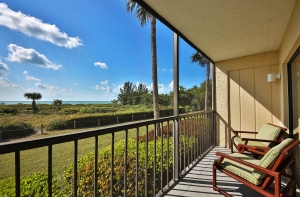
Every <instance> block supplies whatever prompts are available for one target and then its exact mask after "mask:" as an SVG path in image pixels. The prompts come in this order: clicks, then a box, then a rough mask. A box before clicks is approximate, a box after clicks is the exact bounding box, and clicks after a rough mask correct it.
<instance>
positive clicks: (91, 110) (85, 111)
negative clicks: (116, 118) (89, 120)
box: [80, 107, 117, 114]
mask: <svg viewBox="0 0 300 197" xmlns="http://www.w3.org/2000/svg"><path fill="white" fill-rule="evenodd" d="M116 111H117V109H115V108H111V107H82V108H80V113H82V114H93V113H108V112H116Z"/></svg>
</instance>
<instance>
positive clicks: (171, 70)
mask: <svg viewBox="0 0 300 197" xmlns="http://www.w3.org/2000/svg"><path fill="white" fill-rule="evenodd" d="M162 71H163V72H168V71H169V72H173V69H169V70H167V69H165V68H164V69H162Z"/></svg>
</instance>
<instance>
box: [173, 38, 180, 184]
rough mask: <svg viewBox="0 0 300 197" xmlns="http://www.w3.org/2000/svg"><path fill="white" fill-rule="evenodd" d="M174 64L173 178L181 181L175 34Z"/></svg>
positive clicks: (176, 42)
mask: <svg viewBox="0 0 300 197" xmlns="http://www.w3.org/2000/svg"><path fill="white" fill-rule="evenodd" d="M173 50H174V54H173V56H174V60H173V61H174V62H173V91H174V116H177V118H176V120H175V121H174V124H173V173H174V174H173V177H174V181H176V180H178V179H179V37H178V35H177V34H176V33H174V46H173Z"/></svg>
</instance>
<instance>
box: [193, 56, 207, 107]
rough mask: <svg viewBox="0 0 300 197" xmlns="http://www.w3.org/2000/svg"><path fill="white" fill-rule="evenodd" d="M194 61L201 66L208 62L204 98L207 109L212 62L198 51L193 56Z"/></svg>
mask: <svg viewBox="0 0 300 197" xmlns="http://www.w3.org/2000/svg"><path fill="white" fill-rule="evenodd" d="M191 61H192V63H198V64H199V66H201V67H204V66H205V64H206V80H205V98H204V103H205V104H204V111H207V100H208V83H209V74H210V62H209V60H208V59H206V58H205V57H204V56H203V55H202V54H201V53H199V52H198V51H196V52H195V53H193V55H192V56H191Z"/></svg>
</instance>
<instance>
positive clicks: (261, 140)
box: [241, 138, 280, 144]
mask: <svg viewBox="0 0 300 197" xmlns="http://www.w3.org/2000/svg"><path fill="white" fill-rule="evenodd" d="M241 140H243V141H257V142H273V143H276V144H280V141H278V140H265V139H255V138H241Z"/></svg>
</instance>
